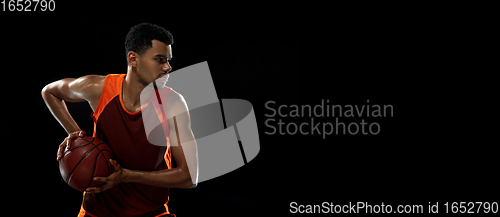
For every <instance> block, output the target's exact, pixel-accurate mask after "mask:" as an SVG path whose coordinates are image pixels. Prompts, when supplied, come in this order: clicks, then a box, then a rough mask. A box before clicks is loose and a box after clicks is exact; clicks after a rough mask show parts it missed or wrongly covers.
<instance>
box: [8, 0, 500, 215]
mask: <svg viewBox="0 0 500 217" xmlns="http://www.w3.org/2000/svg"><path fill="white" fill-rule="evenodd" d="M56 2H57V7H56V11H55V12H2V14H1V18H2V21H1V31H2V33H1V41H2V42H1V43H2V52H1V55H2V63H3V64H2V69H1V71H2V81H3V82H2V85H1V86H2V87H1V88H2V89H1V91H2V96H3V97H2V98H3V100H2V108H1V109H2V110H1V112H2V113H1V114H2V115H1V122H2V124H1V125H2V135H3V140H2V146H3V147H4V148H6V149H5V151H4V152H2V153H3V154H4V157H3V158H2V165H3V170H4V174H5V175H2V177H3V178H4V179H5V180H4V183H10V184H4V188H5V189H4V190H15V191H16V192H19V194H16V195H9V197H12V200H11V201H12V202H13V203H16V206H12V208H13V209H16V211H18V212H19V213H21V214H24V213H32V212H34V211H35V210H39V211H43V212H47V213H52V214H51V215H52V216H71V215H73V216H76V214H77V213H78V210H79V208H80V204H81V200H82V195H81V193H80V192H77V191H75V190H73V189H72V188H70V187H69V186H68V185H67V184H65V183H64V181H63V179H61V177H60V174H59V170H58V163H57V161H56V160H55V158H56V151H57V147H58V144H59V143H60V142H61V141H62V140H63V139H64V137H65V136H66V133H65V131H64V130H63V128H62V127H61V126H60V125H59V124H58V123H57V121H56V120H55V119H54V118H53V117H52V115H51V114H50V112H49V111H48V109H47V108H46V106H45V104H44V102H43V100H42V98H41V96H40V91H41V89H42V88H43V87H44V86H45V85H46V84H48V83H50V82H52V81H55V80H58V79H61V78H66V77H75V78H76V77H80V76H83V75H87V74H101V75H105V74H111V73H126V60H125V51H124V47H123V43H124V38H125V35H126V33H127V32H128V30H129V29H130V27H132V26H133V25H135V24H138V23H141V22H151V23H155V24H158V25H161V26H164V27H165V28H167V29H168V30H169V31H170V32H171V33H172V34H173V35H174V45H173V46H172V48H173V56H174V58H173V60H172V61H171V65H172V67H173V70H175V69H180V68H183V67H187V66H190V65H192V64H195V63H199V62H202V61H208V64H209V67H210V71H211V73H212V77H213V80H214V83H215V87H216V89H217V94H218V97H219V98H239V99H245V100H248V101H250V102H251V103H252V104H253V107H254V110H255V115H256V118H257V123H258V127H259V132H260V152H259V154H258V156H257V157H256V158H255V159H254V160H253V161H251V162H250V163H249V164H247V165H245V166H244V167H242V168H240V169H238V170H236V171H233V172H231V173H228V174H226V175H223V176H221V177H218V178H215V179H212V180H209V181H206V182H203V183H200V184H199V185H198V186H197V187H196V188H195V189H187V190H186V189H172V190H171V194H170V202H169V207H170V210H171V212H172V213H176V214H178V215H179V216H195V214H202V213H217V214H219V215H221V216H242V215H243V216H246V215H251V214H255V213H266V216H272V215H278V214H279V215H285V214H287V213H289V208H290V207H289V204H290V202H292V201H295V202H298V203H299V204H321V202H323V201H329V202H333V203H337V204H346V203H349V201H352V202H356V201H368V202H372V203H380V202H385V203H386V204H388V203H390V204H394V205H397V204H413V203H415V204H423V205H427V204H428V202H430V201H441V202H443V203H444V202H446V201H450V202H453V201H498V181H499V180H498V178H497V176H496V173H498V172H497V171H498V170H497V167H496V165H497V164H498V161H497V160H496V159H497V158H496V155H497V154H495V152H494V151H493V150H494V146H495V145H496V144H497V143H498V142H495V141H494V140H490V139H488V135H492V134H493V133H494V132H493V130H492V129H493V128H491V127H489V125H488V123H490V122H489V116H488V112H487V109H488V108H490V107H491V102H492V98H488V97H489V96H487V94H488V93H492V90H493V86H490V85H488V84H486V83H485V82H486V81H487V80H488V79H487V78H484V77H482V76H471V74H474V70H473V68H471V65H473V64H471V63H470V62H469V63H467V62H463V61H460V60H459V59H456V58H455V57H456V54H457V53H460V52H462V51H461V50H463V49H464V48H466V46H465V45H463V44H462V45H460V46H456V43H457V42H460V41H463V40H462V39H463V37H464V35H463V34H458V33H460V32H462V30H457V28H456V26H455V25H456V24H457V23H460V24H461V25H462V24H463V22H461V21H460V20H459V19H458V18H456V19H455V20H453V19H449V18H448V17H447V16H444V15H443V16H441V15H439V14H440V13H434V12H433V11H428V12H426V13H423V12H421V11H418V10H417V11H411V10H409V9H408V8H405V7H403V8H400V9H399V10H393V9H387V8H386V10H372V9H371V8H370V7H369V6H363V7H361V6H354V7H350V8H342V7H333V6H332V8H328V9H325V10H317V9H318V8H321V6H314V7H313V8H312V9H310V8H303V7H301V6H300V5H298V6H297V5H295V6H293V7H290V6H283V5H281V6H275V7H272V8H271V7H269V6H268V5H266V4H262V5H261V4H257V3H252V4H250V3H249V4H248V5H247V4H241V5H226V4H224V5H214V4H206V5H198V6H197V9H193V7H194V5H182V6H177V5H173V4H171V3H164V4H158V2H143V3H140V4H139V3H134V4H128V3H125V4H123V5H102V3H100V4H92V3H89V4H85V5H80V3H78V4H76V3H71V4H70V3H69V2H62V1H56ZM382 8H384V7H382ZM330 9H331V11H330ZM430 16H432V19H431V18H429V17H430ZM458 29H460V28H458ZM469 61H471V60H470V59H469ZM173 73H175V72H173ZM169 82H175V81H174V80H172V81H169ZM321 99H325V100H326V99H329V101H330V103H331V104H358V105H362V104H365V103H366V100H367V99H369V100H370V104H380V105H384V104H391V105H393V107H394V117H387V118H381V119H371V121H376V122H378V123H379V124H380V125H381V132H380V134H378V135H375V136H373V135H366V136H363V135H356V136H351V135H337V136H336V135H331V136H328V137H327V139H322V138H321V136H313V135H308V136H303V135H298V134H297V135H272V136H271V135H266V134H264V131H269V130H270V129H269V128H267V127H266V126H265V125H264V122H265V121H266V119H267V117H265V116H264V114H266V113H269V111H268V110H267V109H266V108H265V107H264V104H265V102H267V101H270V100H272V101H276V102H277V104H287V105H289V104H298V105H304V104H311V105H316V104H318V103H320V102H321ZM485 99H486V100H485ZM68 108H69V110H70V112H71V114H72V115H73V117H74V118H75V120H76V121H77V123H78V124H79V126H80V127H81V128H82V129H83V130H85V131H86V132H87V134H91V132H92V130H93V123H92V119H91V118H90V113H91V109H90V106H88V105H87V103H74V104H73V103H68ZM304 120H307V119H304ZM357 120H358V121H359V119H357ZM284 121H295V120H293V119H286V118H284ZM344 121H354V119H353V120H350V119H345V120H344ZM12 138H14V139H12ZM12 140H15V141H16V142H15V144H12V143H11V142H10V141H12ZM12 158H14V159H17V160H16V161H12ZM11 184H12V185H11Z"/></svg>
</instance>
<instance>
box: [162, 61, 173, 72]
mask: <svg viewBox="0 0 500 217" xmlns="http://www.w3.org/2000/svg"><path fill="white" fill-rule="evenodd" d="M162 70H163V71H164V72H166V73H169V72H170V71H172V66H170V64H169V63H168V62H167V63H165V65H164V66H163V68H162Z"/></svg>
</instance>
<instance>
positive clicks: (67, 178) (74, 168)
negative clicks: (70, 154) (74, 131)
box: [66, 143, 97, 183]
mask: <svg viewBox="0 0 500 217" xmlns="http://www.w3.org/2000/svg"><path fill="white" fill-rule="evenodd" d="M89 144H92V145H94V144H93V143H89ZM94 146H95V145H94ZM95 148H97V147H96V146H95V147H93V148H92V149H90V150H88V151H87V153H85V155H84V156H83V157H82V158H81V159H80V160H79V161H78V163H76V165H75V167H73V169H72V170H71V173H69V176H68V177H66V183H69V180H70V179H71V176H72V175H73V172H74V171H75V170H76V168H77V167H78V166H79V165H80V163H81V162H82V160H83V159H85V158H86V157H87V156H88V155H89V153H90V152H92V150H94V149H95Z"/></svg>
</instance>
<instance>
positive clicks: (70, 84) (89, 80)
mask: <svg viewBox="0 0 500 217" xmlns="http://www.w3.org/2000/svg"><path fill="white" fill-rule="evenodd" d="M104 78H105V77H104V76H99V75H87V76H83V77H80V78H64V79H61V80H59V81H55V82H52V83H50V84H48V85H47V86H45V88H44V91H48V92H49V93H50V94H52V95H54V96H55V97H57V98H59V99H61V100H64V101H68V102H83V101H89V102H90V101H95V100H96V99H97V100H99V97H100V93H101V90H102V85H103V83H104Z"/></svg>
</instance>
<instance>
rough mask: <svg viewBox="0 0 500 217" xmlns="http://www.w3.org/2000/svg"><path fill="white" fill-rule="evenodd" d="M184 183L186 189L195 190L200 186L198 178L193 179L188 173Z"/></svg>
mask: <svg viewBox="0 0 500 217" xmlns="http://www.w3.org/2000/svg"><path fill="white" fill-rule="evenodd" d="M185 177H186V178H185V181H184V188H195V187H196V186H197V185H198V177H197V176H196V178H194V179H193V178H192V177H191V175H190V174H189V173H186V175H185Z"/></svg>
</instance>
